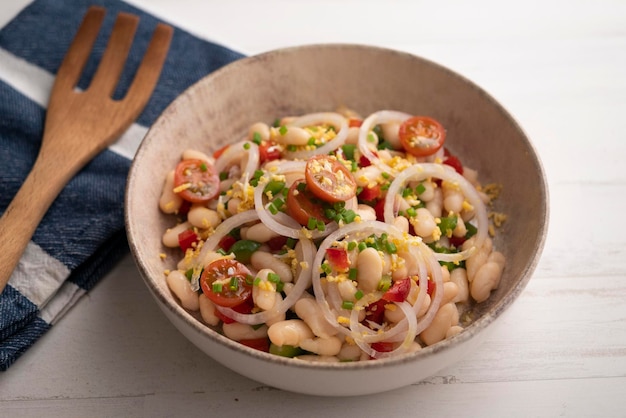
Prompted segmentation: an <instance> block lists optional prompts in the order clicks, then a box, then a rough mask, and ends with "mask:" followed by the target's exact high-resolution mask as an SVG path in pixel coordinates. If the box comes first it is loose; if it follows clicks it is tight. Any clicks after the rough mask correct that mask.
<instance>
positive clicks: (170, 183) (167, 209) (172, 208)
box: [159, 170, 183, 213]
mask: <svg viewBox="0 0 626 418" xmlns="http://www.w3.org/2000/svg"><path fill="white" fill-rule="evenodd" d="M182 204H183V199H182V198H181V197H180V196H179V195H178V194H176V193H174V170H172V171H170V172H169V173H167V175H166V176H165V182H164V183H163V190H162V191H161V197H160V198H159V208H161V210H162V211H163V213H177V212H178V210H179V209H180V206H181V205H182Z"/></svg>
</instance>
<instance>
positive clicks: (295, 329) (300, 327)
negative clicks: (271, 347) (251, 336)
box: [267, 319, 314, 347]
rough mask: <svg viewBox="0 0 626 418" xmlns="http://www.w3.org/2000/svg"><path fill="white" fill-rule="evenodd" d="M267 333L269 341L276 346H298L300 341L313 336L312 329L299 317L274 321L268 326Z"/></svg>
mask: <svg viewBox="0 0 626 418" xmlns="http://www.w3.org/2000/svg"><path fill="white" fill-rule="evenodd" d="M267 335H268V336H269V337H270V341H271V342H273V343H274V344H276V345H278V346H283V345H291V346H294V347H299V346H300V341H303V340H306V339H309V338H313V336H314V335H313V331H311V328H309V326H308V325H307V324H306V323H305V322H304V321H303V320H301V319H287V320H286V321H280V322H276V323H275V324H272V326H271V327H269V329H268V331H267Z"/></svg>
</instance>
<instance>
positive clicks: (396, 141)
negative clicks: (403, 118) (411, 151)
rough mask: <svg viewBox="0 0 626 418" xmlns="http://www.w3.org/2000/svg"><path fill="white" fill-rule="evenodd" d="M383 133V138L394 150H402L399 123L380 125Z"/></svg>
mask: <svg viewBox="0 0 626 418" xmlns="http://www.w3.org/2000/svg"><path fill="white" fill-rule="evenodd" d="M381 128H382V131H383V138H385V141H387V142H389V143H390V144H391V146H392V147H393V148H394V149H402V143H401V142H400V136H399V135H398V131H399V130H400V123H399V122H387V123H383V124H381Z"/></svg>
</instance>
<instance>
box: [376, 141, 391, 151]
mask: <svg viewBox="0 0 626 418" xmlns="http://www.w3.org/2000/svg"><path fill="white" fill-rule="evenodd" d="M376 148H377V149H379V150H381V149H390V150H393V149H394V148H393V145H391V142H389V141H385V140H384V139H383V140H382V141H380V142H379V143H378V145H377V146H376Z"/></svg>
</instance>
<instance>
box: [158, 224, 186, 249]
mask: <svg viewBox="0 0 626 418" xmlns="http://www.w3.org/2000/svg"><path fill="white" fill-rule="evenodd" d="M188 229H191V223H189V222H182V223H179V224H178V225H176V226H175V227H173V228H168V229H166V230H165V233H164V234H163V239H162V241H163V245H165V246H166V247H170V248H176V247H178V246H179V244H178V234H180V233H181V232H183V231H186V230H188Z"/></svg>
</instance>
